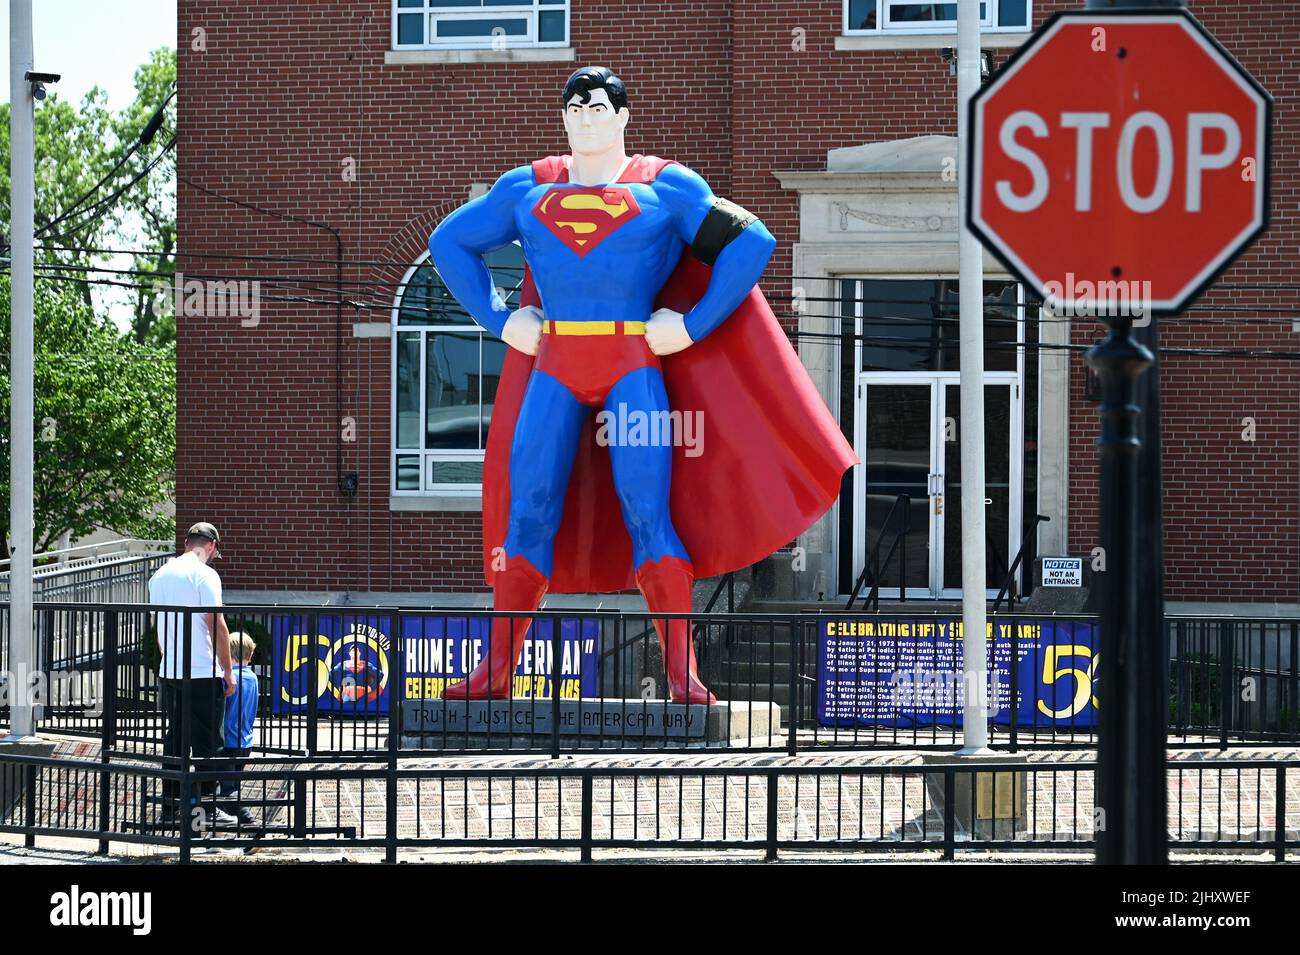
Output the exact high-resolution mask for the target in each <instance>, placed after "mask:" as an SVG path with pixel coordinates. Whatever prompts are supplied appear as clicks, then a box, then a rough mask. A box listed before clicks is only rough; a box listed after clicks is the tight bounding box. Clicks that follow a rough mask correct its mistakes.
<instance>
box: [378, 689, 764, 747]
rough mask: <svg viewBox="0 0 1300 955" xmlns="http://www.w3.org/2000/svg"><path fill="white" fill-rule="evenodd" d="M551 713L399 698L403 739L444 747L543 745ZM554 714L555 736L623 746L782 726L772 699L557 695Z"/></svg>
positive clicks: (725, 737)
mask: <svg viewBox="0 0 1300 955" xmlns="http://www.w3.org/2000/svg"><path fill="white" fill-rule="evenodd" d="M556 717H557V714H556V712H555V710H554V708H553V705H552V703H551V701H550V700H490V701H489V700H472V701H470V702H468V703H466V702H464V701H462V700H406V701H404V702H403V703H402V746H403V747H404V748H408V749H412V748H414V749H444V748H448V747H449V746H458V747H459V746H464V745H466V743H469V744H478V745H481V744H483V743H485V742H487V741H489V740H490V741H492V742H496V741H500V742H501V744H502V745H504V744H505V743H506V742H507V741H508V740H510V739H511V738H512V737H513V738H515V739H518V740H519V745H527V746H530V747H536V746H538V745H542V740H541V739H539V737H551V736H553V733H554V728H555V720H556ZM558 719H559V727H560V736H561V737H562V738H570V739H576V738H581V739H582V740H584V741H585V740H587V739H591V741H592V742H593V743H596V744H599V743H600V742H617V743H623V744H624V745H627V746H635V745H637V744H638V742H639V741H641V740H645V741H647V742H650V741H654V742H657V743H663V742H664V741H667V740H672V741H678V740H680V741H699V742H717V741H732V740H734V741H736V745H745V744H746V743H747V742H748V741H749V740H751V739H752V740H753V741H754V742H755V743H759V742H760V741H761V742H762V743H763V744H766V743H767V742H768V740H769V738H770V737H773V736H776V735H778V734H779V733H780V732H781V707H779V706H778V705H777V704H775V703H747V702H718V703H714V704H712V705H710V706H705V705H703V704H694V705H688V704H685V703H669V702H666V701H664V700H561V701H560V705H559V712H558ZM444 740H445V742H444Z"/></svg>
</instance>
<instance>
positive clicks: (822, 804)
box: [0, 752, 1300, 862]
mask: <svg viewBox="0 0 1300 955" xmlns="http://www.w3.org/2000/svg"><path fill="white" fill-rule="evenodd" d="M1095 768H1096V767H1095V764H1094V763H1091V762H1073V763H1070V762H1050V763H1023V762H996V763H977V764H969V763H967V764H962V763H960V762H958V761H957V760H956V759H954V760H953V761H950V762H947V763H944V764H941V765H906V766H900V765H866V766H863V765H858V766H848V765H841V766H834V765H807V764H804V763H792V764H788V765H767V766H690V767H684V766H654V765H643V766H635V767H633V766H609V765H588V766H584V765H572V764H568V765H566V764H551V765H543V766H537V765H532V766H527V765H516V766H495V767H489V766H479V767H468V768H467V767H463V766H462V767H455V768H451V767H441V766H437V765H432V764H428V763H425V762H422V761H415V762H414V763H410V762H407V761H399V760H398V759H397V758H396V757H395V756H390V757H389V758H387V759H378V758H375V759H372V760H370V761H364V760H350V761H348V762H346V763H330V764H327V765H316V766H311V767H306V768H304V767H302V766H295V765H292V764H291V763H289V762H287V761H283V760H277V759H270V758H268V759H264V760H259V761H258V762H257V764H256V765H255V767H254V768H251V769H248V770H246V771H245V772H244V773H243V778H242V784H241V788H240V790H239V794H238V795H237V796H236V797H232V799H231V800H229V801H227V802H226V803H224V804H225V805H227V806H228V807H229V808H231V809H233V808H235V806H234V803H235V801H238V803H239V805H240V806H242V807H243V808H245V809H249V810H250V812H252V813H253V815H252V817H251V819H250V820H249V821H247V822H245V821H239V820H238V819H229V818H227V819H226V820H224V821H223V820H222V819H220V818H219V817H218V814H217V810H218V809H219V808H220V806H221V805H223V803H222V801H221V800H220V799H218V798H217V797H215V796H203V797H202V798H201V799H200V800H199V801H198V802H197V803H196V804H195V805H194V807H193V808H192V809H191V810H190V812H189V813H188V814H186V815H185V816H183V817H181V818H179V819H178V818H175V817H167V816H166V815H165V814H164V809H163V807H164V806H165V801H164V799H163V795H162V794H163V789H164V786H165V784H172V785H181V786H185V787H190V788H193V789H194V790H199V789H201V788H202V787H204V786H205V785H208V784H211V783H214V782H217V781H218V780H220V779H222V778H224V772H225V771H224V770H220V769H213V768H211V767H203V766H199V767H197V771H196V772H189V773H186V772H184V771H182V770H181V769H179V768H169V767H166V766H158V765H146V764H131V763H124V762H95V761H90V760H73V759H44V758H39V757H32V756H9V755H6V754H4V753H3V752H0V792H19V793H20V795H19V796H18V798H17V799H15V800H14V801H13V802H12V803H11V804H10V805H9V806H2V805H0V831H2V832H8V833H17V834H21V835H22V836H24V837H25V840H26V844H27V845H29V846H32V845H35V841H36V839H37V838H38V837H41V836H57V837H60V838H64V839H66V838H68V837H72V838H80V839H87V840H95V841H98V843H99V847H100V850H101V851H107V850H108V847H109V845H110V843H114V842H122V843H145V844H151V845H155V846H158V847H161V848H166V849H169V850H170V849H175V850H177V851H178V853H179V857H180V860H181V861H183V862H184V861H189V859H190V857H191V853H192V852H193V851H194V850H196V849H215V848H231V847H237V848H243V849H252V848H257V847H263V848H281V849H301V848H327V847H347V848H351V849H371V850H382V851H383V858H384V859H385V861H388V862H395V861H398V858H399V852H401V851H402V850H420V849H431V848H438V849H441V850H457V849H460V850H477V851H486V850H491V849H503V848H514V849H524V848H527V849H566V850H576V851H577V852H578V853H579V856H580V858H581V859H583V860H584V861H586V860H590V859H592V856H593V852H595V851H597V850H642V851H645V850H657V851H666V850H677V851H681V850H686V851H695V852H702V851H706V850H752V851H753V852H754V854H755V855H756V856H762V857H766V858H768V859H773V858H776V856H777V854H778V853H779V852H782V851H788V850H836V851H845V850H851V851H860V852H872V853H885V854H890V855H899V856H902V855H910V856H918V855H921V856H924V855H925V854H929V856H930V857H942V858H946V859H951V858H953V857H954V856H955V855H956V854H957V853H958V852H959V851H960V852H963V853H969V852H971V851H976V852H979V851H995V850H996V851H1009V850H1012V851H1027V850H1055V851H1060V852H1069V851H1087V850H1089V849H1090V848H1091V846H1092V842H1093V838H1094V834H1095V831H1096V829H1097V827H1098V826H1099V825H1104V816H1102V815H1101V814H1099V813H1098V812H1097V809H1096V806H1095V804H1094V801H1093V778H1094V772H1095ZM1168 782H1169V830H1168V832H1169V840H1170V848H1171V851H1172V852H1173V853H1174V854H1175V855H1177V854H1178V853H1181V852H1192V851H1199V852H1208V851H1215V852H1230V853H1232V854H1234V855H1235V856H1237V857H1241V856H1246V857H1248V858H1253V859H1256V860H1270V859H1271V860H1275V861H1279V862H1281V861H1284V860H1285V858H1286V854H1287V851H1288V850H1292V851H1294V850H1295V849H1296V848H1297V846H1300V761H1296V760H1289V761H1285V762H1281V761H1279V762H1272V761H1232V762H1228V761H1203V762H1202V761H1187V762H1183V763H1179V762H1177V761H1175V762H1174V763H1173V764H1171V766H1170V768H1169V771H1168ZM377 858H378V855H377V854H376V859H377Z"/></svg>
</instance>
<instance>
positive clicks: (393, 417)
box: [388, 251, 491, 498]
mask: <svg viewBox="0 0 1300 955" xmlns="http://www.w3.org/2000/svg"><path fill="white" fill-rule="evenodd" d="M428 262H429V253H428V252H427V251H426V252H424V253H423V254H422V255H421V256H420V257H419V258H418V259H416V261H415V264H414V265H412V266H411V267H410V268H409V269H407V270H406V274H405V275H403V276H402V281H401V284H400V285H398V287H397V295H396V297H395V298H394V299H393V311H392V343H391V350H392V357H391V361H390V365H389V380H390V382H391V384H390V386H389V395H390V400H391V403H392V409H391V414H390V419H389V420H390V423H389V428H390V434H389V442H388V443H389V459H388V462H389V467H390V470H391V475H390V478H389V483H388V488H389V493H390V494H391V495H392V496H394V497H434V496H436V497H464V498H477V497H480V496H481V495H482V493H483V485H482V483H481V482H480V483H476V484H447V483H443V484H437V483H434V482H432V481H430V480H429V474H430V470H431V468H432V466H433V464H434V463H435V462H440V461H469V462H479V463H481V462H482V461H483V458H484V454H485V451H486V442H485V441H484V439H483V438H484V436H483V419H482V416H481V413H480V417H479V444H480V445H483V447H481V448H472V449H471V448H463V449H457V448H426V447H425V441H426V439H427V437H428V423H427V421H426V419H425V414H426V413H427V409H425V407H424V403H425V401H426V400H427V395H426V391H427V370H426V368H425V365H426V363H427V360H428V344H427V343H428V338H429V335H438V334H461V335H465V334H472V333H474V332H478V334H479V353H478V354H479V387H480V388H482V381H483V340H484V338H490V337H491V333H490V332H487V331H484V330H483V329H482V328H481V327H480V326H479V325H478V324H477V323H476V322H472V321H471V322H469V323H465V322H462V323H459V324H434V323H433V322H429V323H428V324H423V325H400V324H398V317H399V314H400V312H401V304H402V298H403V297H404V296H405V295H406V287H407V285H409V284H410V282H411V279H412V278H414V276H415V273H416V272H417V271H419V269H420V267H421V266H423V265H425V264H427V263H428ZM409 333H418V334H419V335H420V431H419V433H420V446H419V447H418V448H405V447H401V446H399V445H398V443H397V437H398V428H397V415H398V407H397V405H398V394H397V337H398V335H401V334H409ZM482 400H483V398H482V393H481V392H480V394H479V404H480V409H481V408H482ZM399 455H400V456H403V457H407V456H415V457H419V459H420V486H419V487H418V488H401V489H399V488H398V486H397V458H398V456H399Z"/></svg>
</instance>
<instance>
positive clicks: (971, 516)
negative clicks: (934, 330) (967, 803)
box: [957, 0, 989, 755]
mask: <svg viewBox="0 0 1300 955" xmlns="http://www.w3.org/2000/svg"><path fill="white" fill-rule="evenodd" d="M979 88H980V13H979V0H960V2H959V3H958V4H957V155H958V157H960V158H959V159H958V162H957V208H958V210H959V211H958V215H959V216H960V217H961V218H962V220H963V221H962V224H961V228H959V229H958V230H957V236H958V238H957V287H958V295H959V302H960V318H959V326H960V363H961V379H960V380H961V385H960V393H961V498H960V500H961V621H962V688H963V701H962V742H963V744H964V745H963V746H962V749H961V753H962V754H963V755H972V754H975V753H980V752H984V751H986V750H987V749H988V744H989V730H988V718H989V707H988V637H987V632H988V618H987V607H988V596H987V593H986V591H987V589H988V580H987V574H986V572H985V567H984V565H985V553H984V546H985V545H984V523H985V522H984V259H983V256H984V248H983V245H982V244H981V243H980V240H979V239H978V238H977V237H976V235H975V234H974V233H973V232H971V230H970V229H969V228H967V225H966V222H965V221H964V220H965V219H966V217H967V216H968V214H969V213H968V212H967V209H968V204H967V202H966V193H967V191H968V190H969V189H970V188H971V182H970V171H969V168H968V166H969V164H968V163H967V162H966V155H967V152H966V140H967V137H968V136H969V135H970V130H969V128H968V124H969V120H968V116H969V113H970V101H971V97H973V96H974V95H975V94H976V93H978V92H979Z"/></svg>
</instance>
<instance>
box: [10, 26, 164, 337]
mask: <svg viewBox="0 0 1300 955" xmlns="http://www.w3.org/2000/svg"><path fill="white" fill-rule="evenodd" d="M175 82H176V52H175V51H174V50H170V49H161V50H155V51H154V53H153V54H152V55H151V56H150V58H149V60H148V62H146V63H144V64H142V65H141V66H140V67H138V68H137V69H136V71H135V88H136V99H135V102H134V103H132V104H131V105H130V106H129V107H127V108H126V109H124V110H122V111H121V112H120V113H118V114H117V115H114V114H113V113H112V111H111V110H109V108H108V98H107V95H106V94H105V93H104V92H103V91H102V90H100V89H98V88H94V89H92V90H91V91H90V92H89V93H87V94H86V96H85V97H84V98H83V99H82V101H81V105H80V106H79V107H77V106H74V105H73V104H72V103H70V102H69V101H67V100H64V99H62V98H61V97H60V96H59V95H58V87H57V86H56V87H52V88H51V91H50V93H49V95H48V96H47V97H46V99H45V100H44V101H43V102H41V103H39V104H38V105H37V107H36V114H35V118H36V125H35V139H36V195H35V206H36V209H35V212H36V214H35V221H36V231H37V235H38V237H39V238H38V240H37V245H38V248H37V253H36V261H37V264H38V266H41V267H42V271H49V270H50V269H58V270H59V271H60V274H61V275H63V276H65V281H67V282H68V283H69V284H70V285H72V286H74V287H75V288H76V289H77V290H78V294H79V295H80V296H81V297H82V299H83V301H85V302H86V304H87V305H91V304H92V302H93V297H92V295H91V286H90V285H88V284H86V283H85V282H84V281H79V280H82V279H85V278H86V273H85V271H84V267H85V266H89V265H104V264H105V263H106V262H107V261H108V260H109V258H110V257H109V256H107V255H104V254H101V253H97V252H94V251H92V250H94V249H99V248H106V247H129V248H133V249H143V250H148V252H147V254H143V255H135V256H133V257H132V259H131V262H130V265H129V267H130V268H132V269H137V270H140V271H142V272H145V273H146V274H145V275H143V276H139V277H135V278H132V277H131V276H121V277H120V280H121V281H123V282H126V283H131V284H136V285H141V286H145V288H140V289H135V290H133V291H132V292H131V299H132V308H131V313H132V314H131V328H130V331H129V332H128V334H129V335H130V336H131V337H132V338H134V339H135V340H136V341H137V342H139V343H140V344H151V345H168V344H170V343H172V342H174V341H175V340H176V324H175V320H174V318H173V317H172V316H171V313H170V311H169V310H167V309H166V308H165V307H161V302H160V301H159V295H158V293H157V291H156V288H155V286H157V287H161V286H163V285H170V283H171V275H172V272H173V268H174V260H173V259H172V255H173V253H174V252H175V251H176V182H175V178H176V176H175V173H176V160H175V150H174V149H166V148H165V147H166V146H167V144H168V142H170V141H171V139H172V137H173V136H174V135H175V130H176V119H175V117H176V112H175V111H176V100H175V99H172V100H171V102H170V103H168V105H167V108H166V110H165V114H164V119H163V123H162V126H161V128H160V129H159V130H158V131H157V133H156V134H155V136H154V138H153V140H152V142H150V143H149V144H147V145H143V146H140V147H139V148H138V149H136V151H135V152H134V153H133V154H131V155H130V157H129V158H127V159H126V160H125V161H124V162H122V165H121V168H120V169H118V170H117V171H116V173H114V174H113V175H112V176H109V178H108V181H107V182H105V183H104V185H103V186H102V187H101V188H100V189H99V190H98V191H97V192H95V193H94V194H93V195H91V196H90V198H88V199H87V200H86V202H85V203H83V204H82V205H81V206H79V207H78V210H77V211H74V212H73V213H72V214H71V215H70V216H68V218H66V219H64V220H63V221H59V222H57V224H55V223H56V220H58V219H59V217H60V216H61V215H63V214H64V213H65V212H67V211H69V210H71V209H72V207H73V206H74V204H76V203H77V201H78V200H79V199H81V198H82V197H83V196H84V195H85V194H86V193H88V192H90V191H91V190H92V189H93V187H94V186H95V185H96V183H98V182H99V181H100V180H101V179H103V178H104V177H105V176H107V175H108V174H109V172H110V171H111V170H112V169H113V168H114V166H115V165H116V164H117V163H118V162H119V161H120V160H122V159H123V157H125V156H127V154H128V153H130V151H131V149H132V147H133V146H135V145H136V143H137V141H138V139H139V137H140V133H141V131H142V130H144V128H145V126H146V125H147V124H148V122H149V120H150V118H151V117H152V116H153V114H154V112H155V111H156V110H157V109H158V107H159V106H161V105H162V104H163V103H164V102H166V101H167V98H168V96H169V94H170V92H171V90H172V87H173V86H174V84H175ZM155 161H156V163H155V164H154V165H153V168H152V169H151V170H150V171H149V172H148V174H147V175H144V176H143V177H142V178H141V179H140V181H139V182H137V183H135V184H134V185H132V186H131V187H130V188H129V189H127V190H126V191H124V192H123V193H122V194H121V195H120V196H117V197H116V198H115V199H113V201H112V202H109V203H107V204H105V205H104V206H102V207H101V206H98V205H96V203H98V202H99V201H100V200H103V199H107V198H108V197H109V196H111V195H112V194H113V193H114V192H116V191H117V190H118V189H120V188H122V187H123V186H125V185H126V184H127V183H128V182H130V181H131V180H132V179H133V178H134V177H135V176H136V175H137V174H139V173H142V172H143V171H144V170H145V168H146V167H147V166H149V165H150V163H154V162H155ZM88 209H89V210H90V211H89V212H87V210H88ZM82 213H86V214H82ZM0 219H2V220H3V223H4V224H5V225H6V226H7V224H8V222H9V221H10V217H9V106H8V104H7V103H5V104H3V105H0ZM4 241H5V245H6V246H7V245H8V236H7V235H6V236H5V237H4ZM6 254H7V253H6ZM155 276H156V277H157V278H155Z"/></svg>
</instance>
